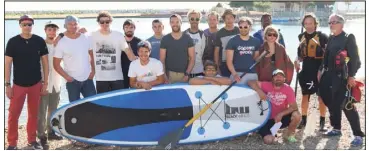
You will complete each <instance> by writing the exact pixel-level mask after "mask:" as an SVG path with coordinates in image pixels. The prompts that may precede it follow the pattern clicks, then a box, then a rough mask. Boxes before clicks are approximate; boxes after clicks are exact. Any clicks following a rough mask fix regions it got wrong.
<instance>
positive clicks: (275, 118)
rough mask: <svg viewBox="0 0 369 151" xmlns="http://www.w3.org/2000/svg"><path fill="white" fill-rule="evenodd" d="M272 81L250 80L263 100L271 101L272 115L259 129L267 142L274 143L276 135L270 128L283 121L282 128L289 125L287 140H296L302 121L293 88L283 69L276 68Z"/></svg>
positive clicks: (249, 82) (251, 85) (250, 84)
mask: <svg viewBox="0 0 369 151" xmlns="http://www.w3.org/2000/svg"><path fill="white" fill-rule="evenodd" d="M272 76H273V77H272V81H271V82H261V81H248V85H249V86H250V87H251V88H252V89H254V90H255V91H256V92H257V93H258V94H259V96H260V99H261V100H267V99H268V100H269V101H270V103H271V107H272V108H271V116H270V119H269V120H268V122H267V123H266V124H265V125H264V126H263V127H261V128H260V129H259V134H260V135H261V136H262V138H263V140H264V143H265V144H272V143H273V142H274V139H275V137H274V136H273V135H272V132H271V131H270V129H271V128H272V127H273V125H274V124H276V123H279V122H281V123H282V126H281V128H285V127H288V131H287V137H285V138H287V140H288V141H289V142H296V141H297V140H296V138H295V136H294V133H295V130H296V127H297V125H298V124H299V123H300V121H301V114H300V113H299V111H298V108H297V103H296V99H295V95H294V92H293V89H292V88H291V87H290V86H289V85H288V84H286V83H285V80H286V77H285V74H284V72H283V71H282V70H279V69H277V70H275V71H274V72H273V74H272Z"/></svg>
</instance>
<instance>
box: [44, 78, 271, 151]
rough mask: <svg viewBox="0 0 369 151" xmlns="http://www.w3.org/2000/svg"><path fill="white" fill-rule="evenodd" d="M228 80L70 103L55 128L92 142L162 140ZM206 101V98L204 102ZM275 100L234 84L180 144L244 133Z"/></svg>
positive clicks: (262, 119) (55, 119)
mask: <svg viewBox="0 0 369 151" xmlns="http://www.w3.org/2000/svg"><path fill="white" fill-rule="evenodd" d="M227 87H228V86H218V85H198V86H194V85H188V84H174V85H163V86H159V87H154V88H153V89H152V90H149V91H147V90H142V89H140V90H139V89H130V90H118V91H113V92H108V93H104V94H98V95H95V96H92V97H88V98H84V99H81V100H79V101H75V102H73V103H70V104H67V105H65V106H63V107H61V108H59V109H58V110H57V111H55V112H54V114H53V115H52V117H51V119H52V125H53V130H54V131H55V132H57V133H59V134H61V135H62V136H64V137H67V138H69V139H74V140H77V141H82V142H86V143H93V144H106V145H121V146H132V145H133V146H141V145H157V144H158V140H159V139H160V138H161V137H162V136H164V135H166V134H168V133H169V132H171V131H173V130H175V129H179V128H181V127H183V126H184V125H185V124H186V123H187V122H188V121H189V120H190V119H191V118H192V117H193V116H194V115H195V114H196V113H198V112H199V111H200V110H201V109H202V108H203V107H204V106H205V105H206V104H207V103H210V102H211V101H213V100H214V99H215V98H216V97H217V96H218V95H219V94H220V93H221V92H222V91H224V90H225V89H226V88H227ZM205 103H206V104H205ZM269 116H270V103H269V102H267V101H263V102H260V99H259V96H258V95H257V93H256V92H255V91H254V90H252V89H250V88H249V87H247V86H243V85H234V86H233V87H232V88H231V89H229V90H228V91H227V93H226V94H225V95H223V96H222V97H221V98H220V100H218V101H217V102H216V103H215V104H213V105H212V107H211V108H210V109H209V110H207V111H206V112H205V114H203V115H202V116H201V117H200V118H199V119H198V120H196V121H195V122H194V123H193V124H192V125H191V126H189V127H188V128H186V129H185V131H184V133H183V135H182V138H181V140H180V141H179V144H192V143H201V142H208V141H217V140H222V139H227V138H232V137H235V136H239V135H244V134H247V133H249V132H253V131H255V130H257V129H259V128H260V127H261V126H263V125H264V124H265V123H266V121H267V120H268V119H269Z"/></svg>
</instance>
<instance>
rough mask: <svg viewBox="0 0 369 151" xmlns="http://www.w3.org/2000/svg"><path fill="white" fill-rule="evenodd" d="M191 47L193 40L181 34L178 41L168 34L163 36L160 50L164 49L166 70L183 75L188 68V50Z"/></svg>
mask: <svg viewBox="0 0 369 151" xmlns="http://www.w3.org/2000/svg"><path fill="white" fill-rule="evenodd" d="M193 46H194V43H193V40H192V38H191V37H190V36H189V35H188V34H182V36H181V38H179V39H178V40H176V39H174V38H173V36H172V34H170V33H169V34H167V35H165V36H164V37H163V39H162V40H161V44H160V48H162V49H166V57H165V68H166V70H168V71H174V72H182V73H184V72H185V71H186V70H187V66H188V48H190V47H193Z"/></svg>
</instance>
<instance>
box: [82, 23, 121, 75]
mask: <svg viewBox="0 0 369 151" xmlns="http://www.w3.org/2000/svg"><path fill="white" fill-rule="evenodd" d="M89 38H90V49H92V50H93V52H94V57H95V58H94V59H95V70H96V74H95V76H96V77H95V78H96V81H116V80H123V74H122V67H121V57H120V56H121V54H122V53H125V52H122V51H124V50H125V49H127V48H128V44H127V42H126V40H125V38H124V35H123V33H121V32H118V31H114V30H112V31H111V33H110V34H109V35H103V34H101V32H100V31H95V32H92V33H91V36H90V37H89Z"/></svg>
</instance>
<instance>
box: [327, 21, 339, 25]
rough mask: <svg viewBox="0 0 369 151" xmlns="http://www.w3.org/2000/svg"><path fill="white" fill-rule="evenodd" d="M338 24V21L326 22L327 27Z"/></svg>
mask: <svg viewBox="0 0 369 151" xmlns="http://www.w3.org/2000/svg"><path fill="white" fill-rule="evenodd" d="M338 23H340V22H339V21H331V22H328V24H329V25H335V24H338Z"/></svg>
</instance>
